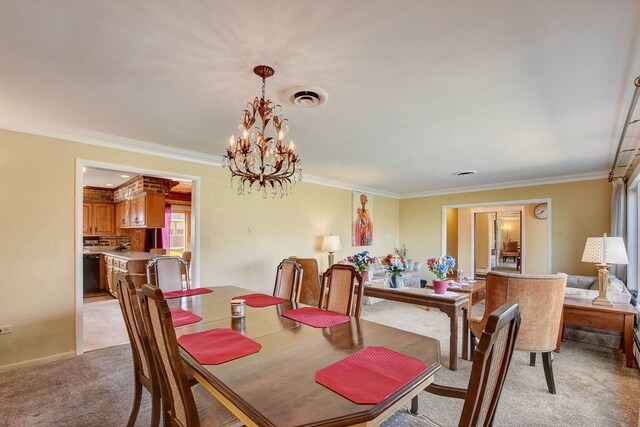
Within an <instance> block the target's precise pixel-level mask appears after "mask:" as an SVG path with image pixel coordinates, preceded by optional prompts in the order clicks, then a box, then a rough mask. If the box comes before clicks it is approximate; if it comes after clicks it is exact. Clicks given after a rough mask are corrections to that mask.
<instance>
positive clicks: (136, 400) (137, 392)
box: [127, 372, 142, 427]
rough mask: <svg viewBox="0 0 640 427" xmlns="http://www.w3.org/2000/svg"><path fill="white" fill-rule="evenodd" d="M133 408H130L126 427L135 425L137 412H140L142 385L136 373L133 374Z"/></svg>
mask: <svg viewBox="0 0 640 427" xmlns="http://www.w3.org/2000/svg"><path fill="white" fill-rule="evenodd" d="M133 389H134V392H133V408H131V415H129V421H128V422H127V427H133V426H134V425H135V423H136V418H138V411H139V410H140V402H141V400H142V383H141V382H140V379H139V378H138V373H137V372H136V373H135V380H134V384H133Z"/></svg>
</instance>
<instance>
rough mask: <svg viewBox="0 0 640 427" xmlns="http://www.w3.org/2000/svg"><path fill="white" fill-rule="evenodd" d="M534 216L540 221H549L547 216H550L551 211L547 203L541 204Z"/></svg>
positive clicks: (535, 210) (536, 208)
mask: <svg viewBox="0 0 640 427" xmlns="http://www.w3.org/2000/svg"><path fill="white" fill-rule="evenodd" d="M533 214H534V215H535V216H536V218H538V219H547V216H548V215H549V211H548V210H547V204H546V203H540V204H539V205H537V206H536V207H535V208H534V209H533Z"/></svg>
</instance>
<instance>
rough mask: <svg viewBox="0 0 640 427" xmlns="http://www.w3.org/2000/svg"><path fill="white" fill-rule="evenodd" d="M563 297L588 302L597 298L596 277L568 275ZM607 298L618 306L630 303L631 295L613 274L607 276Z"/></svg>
mask: <svg viewBox="0 0 640 427" xmlns="http://www.w3.org/2000/svg"><path fill="white" fill-rule="evenodd" d="M565 296H568V297H571V298H581V299H590V300H592V299H594V298H595V297H597V296H598V277H593V276H571V275H569V276H568V277H567V288H566V289H565ZM607 298H608V299H609V301H611V302H613V303H620V304H628V303H629V302H630V301H631V294H630V293H629V290H628V289H627V287H626V286H625V284H624V282H623V281H622V280H620V279H618V278H617V277H616V276H614V275H613V274H609V287H608V288H607Z"/></svg>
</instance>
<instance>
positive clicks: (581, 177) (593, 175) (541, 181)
mask: <svg viewBox="0 0 640 427" xmlns="http://www.w3.org/2000/svg"><path fill="white" fill-rule="evenodd" d="M608 176H609V172H608V171H601V172H590V173H582V174H575V175H563V176H555V177H546V178H534V179H526V180H521V181H509V182H501V183H496V184H487V185H476V186H469V187H455V188H450V189H447V190H434V191H425V192H420V193H411V194H403V195H401V196H400V199H415V198H418V197H434V196H444V195H447V194H459V193H473V192H475V191H489V190H502V189H505V188H515V187H531V186H533V185H547V184H562V183H563V182H577V181H590V180H594V179H603V178H607V177H608Z"/></svg>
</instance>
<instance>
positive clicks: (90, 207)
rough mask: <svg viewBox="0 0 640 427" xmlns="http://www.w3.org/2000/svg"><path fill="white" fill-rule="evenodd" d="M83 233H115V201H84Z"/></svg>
mask: <svg viewBox="0 0 640 427" xmlns="http://www.w3.org/2000/svg"><path fill="white" fill-rule="evenodd" d="M82 234H84V235H85V236H113V235H115V234H116V227H115V206H114V205H113V203H83V204H82Z"/></svg>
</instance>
